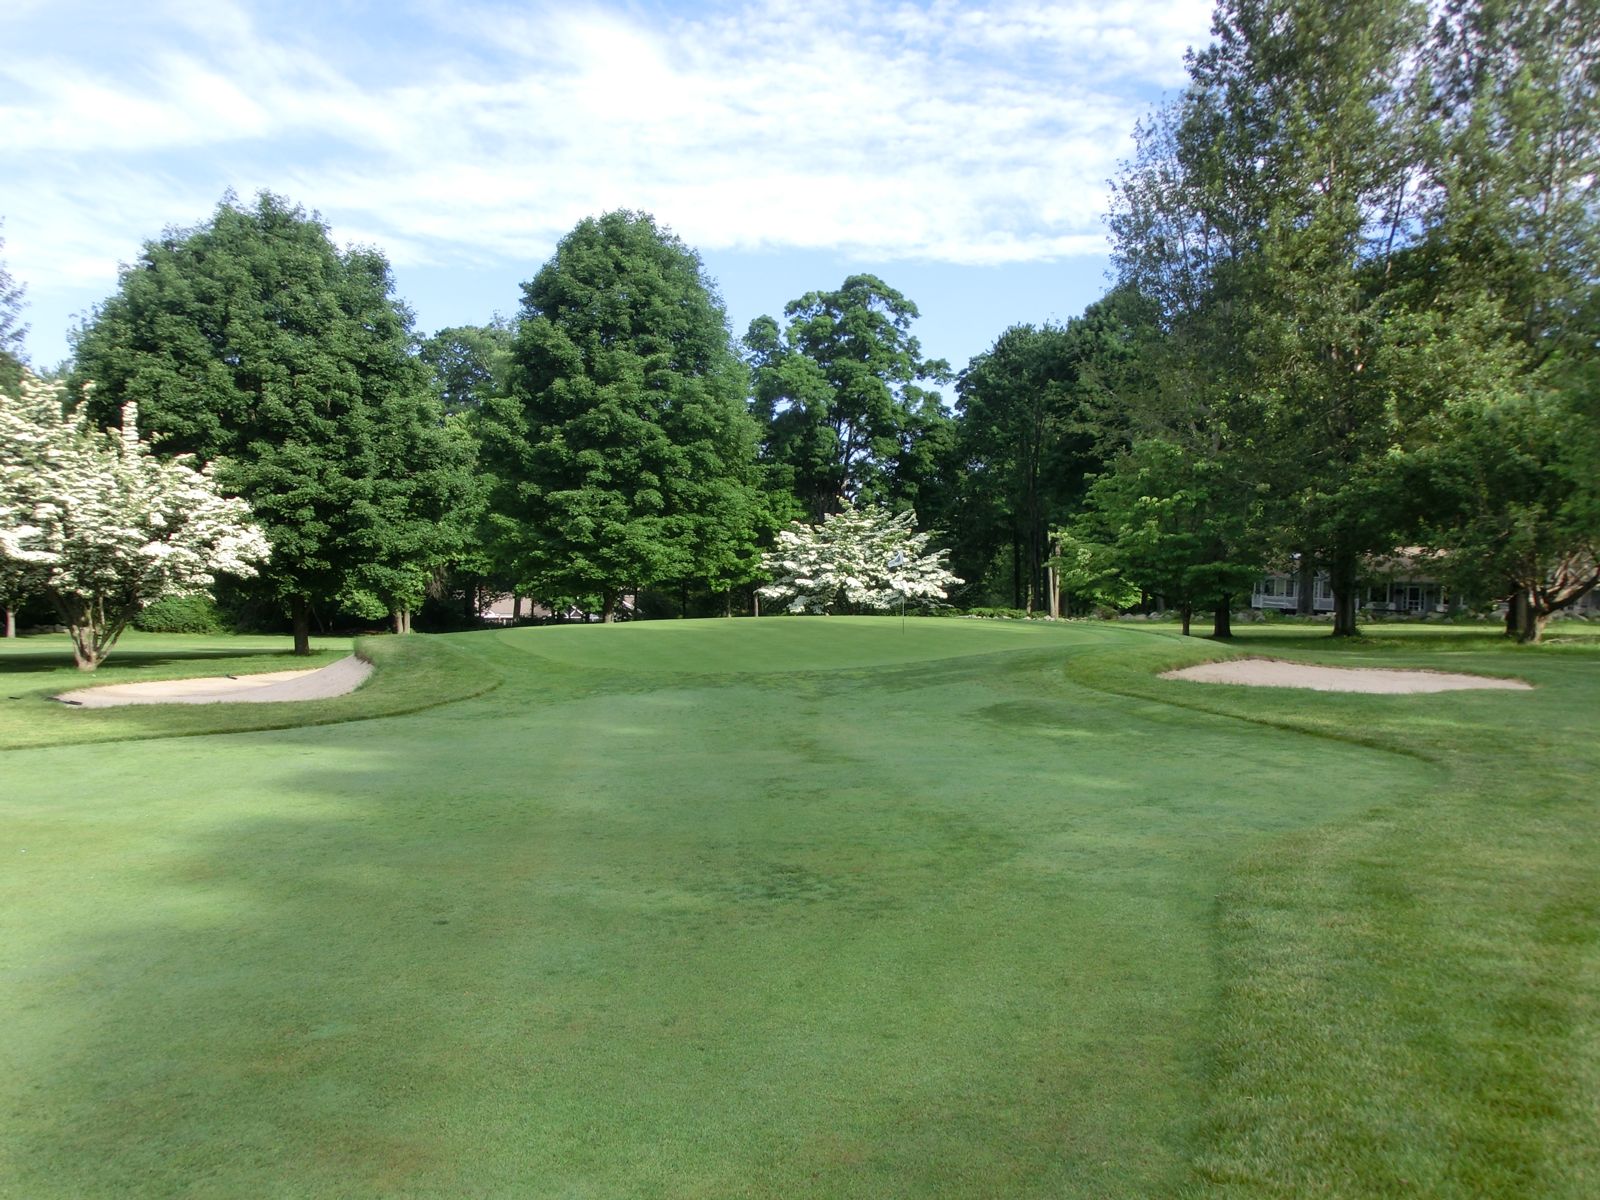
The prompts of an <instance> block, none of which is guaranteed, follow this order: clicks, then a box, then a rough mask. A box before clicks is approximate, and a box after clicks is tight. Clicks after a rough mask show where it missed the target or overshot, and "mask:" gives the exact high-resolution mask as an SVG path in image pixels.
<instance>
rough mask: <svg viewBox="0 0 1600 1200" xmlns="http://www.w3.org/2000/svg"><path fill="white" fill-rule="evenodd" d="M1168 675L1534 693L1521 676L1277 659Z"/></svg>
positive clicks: (1322, 687)
mask: <svg viewBox="0 0 1600 1200" xmlns="http://www.w3.org/2000/svg"><path fill="white" fill-rule="evenodd" d="M1161 678H1163V679H1188V680H1192V681H1194V682H1196V683H1235V684H1243V685H1244V686H1245V687H1285V688H1310V689H1311V690H1312V691H1316V692H1374V693H1378V694H1382V695H1390V696H1398V695H1402V694H1407V693H1411V692H1459V691H1466V690H1467V689H1469V688H1499V689H1505V690H1510V691H1518V692H1526V691H1532V690H1533V687H1532V685H1531V684H1527V683H1523V682H1522V680H1520V679H1495V678H1493V677H1491V676H1487V675H1458V674H1453V673H1450V672H1446V671H1390V670H1383V669H1380V668H1371V667H1318V666H1312V665H1311V664H1309V663H1292V662H1282V661H1280V660H1279V659H1275V658H1236V659H1233V660H1231V661H1229V662H1214V663H1202V664H1201V665H1200V666H1198V667H1184V668H1183V669H1182V670H1179V671H1166V672H1163V673H1162V676H1161Z"/></svg>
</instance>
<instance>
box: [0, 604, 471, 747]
mask: <svg viewBox="0 0 1600 1200" xmlns="http://www.w3.org/2000/svg"><path fill="white" fill-rule="evenodd" d="M352 649H355V650H356V652H357V653H359V654H361V655H362V656H364V657H365V658H367V659H369V660H370V661H371V662H373V663H374V665H376V666H377V667H379V671H378V672H377V673H376V675H375V676H374V677H373V679H372V680H371V681H370V682H368V683H367V684H365V685H363V686H362V687H360V688H359V689H357V690H356V691H354V692H352V693H350V694H349V695H347V696H337V697H334V698H332V699H328V700H308V701H300V702H295V703H285V704H205V705H193V704H191V705H178V704H174V705H170V706H169V705H163V706H160V707H155V706H143V705H135V706H129V707H126V708H101V709H79V708H73V707H71V706H70V705H64V704H60V703H58V702H57V701H55V700H54V699H53V697H54V696H56V695H57V694H59V693H61V692H65V691H71V690H72V689H74V688H81V687H95V686H100V685H103V684H113V683H140V682H143V681H145V680H152V679H192V678H198V677H209V676H215V675H246V674H259V673H265V672H272V671H296V670H302V669H307V670H309V669H313V668H316V667H324V666H327V665H328V664H329V663H331V662H336V661H337V660H339V659H341V658H344V657H345V656H346V655H348V654H350V653H351V651H352ZM402 662H403V665H401V664H402ZM389 666H393V667H394V669H392V670H385V669H384V668H386V667H389ZM498 682H499V677H498V676H497V675H494V674H489V675H485V674H484V672H483V671H482V670H481V669H480V668H479V667H478V666H477V664H475V663H474V662H472V661H471V660H470V659H467V658H465V657H464V656H463V655H461V654H460V653H459V652H458V651H456V650H455V649H454V648H453V647H452V646H451V645H450V643H448V642H446V641H443V640H440V639H434V638H418V639H415V640H413V641H409V642H406V641H402V640H399V639H393V638H363V639H360V640H359V643H358V644H356V645H354V646H353V645H352V643H351V641H350V640H349V639H347V638H330V639H318V640H317V641H315V642H313V643H312V654H311V656H310V657H309V658H297V657H295V655H294V654H293V653H292V652H291V651H290V650H289V648H288V645H287V640H286V639H285V638H281V637H228V636H222V637H217V636H208V635H204V634H141V633H136V632H130V633H127V634H124V635H123V637H122V639H121V641H119V642H118V643H117V648H116V649H115V650H114V651H113V652H112V656H111V658H110V659H108V660H107V661H106V663H105V664H104V665H102V666H101V667H100V669H99V670H97V671H95V672H94V673H93V674H85V673H83V672H81V671H79V670H77V669H76V668H75V667H74V666H73V665H72V650H71V645H70V643H69V642H68V641H67V639H66V637H65V636H64V635H61V636H41V637H28V638H21V639H18V640H17V641H16V642H15V643H12V644H9V645H7V644H5V643H0V750H10V749H18V748H22V747H28V746H57V745H64V744H76V743H81V742H120V741H132V740H138V739H144V738H152V737H189V736H196V735H200V734H209V733H237V732H241V731H244V730H254V729H286V728H296V727H300V726H305V725H324V724H334V723H338V722H343V721H360V720H366V719H369V718H371V717H380V716H393V715H396V714H401V713H409V712H415V711H418V710H420V709H423V708H430V707H433V706H434V705H436V704H441V703H446V702H449V701H453V700H460V699H464V698H466V697H468V696H475V695H479V694H481V693H482V692H484V691H486V690H487V689H489V688H492V687H494V686H496V685H497V684H498Z"/></svg>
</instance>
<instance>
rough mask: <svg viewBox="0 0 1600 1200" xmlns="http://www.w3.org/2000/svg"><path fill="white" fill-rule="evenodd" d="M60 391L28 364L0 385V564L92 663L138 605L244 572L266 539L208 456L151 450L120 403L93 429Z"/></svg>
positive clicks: (83, 664) (81, 662)
mask: <svg viewBox="0 0 1600 1200" xmlns="http://www.w3.org/2000/svg"><path fill="white" fill-rule="evenodd" d="M62 392H63V388H62V386H61V385H60V384H49V385H46V384H41V383H40V382H39V381H38V380H37V379H35V378H33V377H32V376H31V375H30V376H27V377H25V378H24V380H23V386H22V389H21V394H20V395H19V396H15V397H12V396H6V395H4V394H0V564H7V565H10V566H11V567H12V568H13V569H17V570H22V571H27V572H29V573H30V583H31V585H32V587H33V588H34V589H35V590H37V591H41V592H44V593H45V594H47V595H48V596H49V597H50V599H51V601H52V602H53V603H54V604H55V606H56V609H57V611H58V612H59V613H60V615H61V619H62V621H63V623H64V624H66V626H67V627H68V630H69V632H70V633H71V634H72V639H73V646H74V650H75V654H76V657H77V661H78V666H79V667H80V668H82V669H84V670H90V671H92V670H93V669H94V668H95V667H97V666H98V665H99V664H100V661H101V660H102V659H103V658H104V657H105V655H106V653H107V652H108V651H109V650H110V648H111V646H112V645H113V644H114V643H115V642H116V640H117V638H118V637H119V636H120V635H121V633H122V630H123V628H124V627H125V626H126V625H127V623H128V621H129V620H130V619H131V618H132V617H133V615H134V614H135V613H137V612H138V611H139V609H140V607H141V606H142V605H144V604H146V603H148V602H149V601H151V600H155V599H158V598H160V597H162V596H168V595H176V594H182V593H192V592H197V591H201V590H204V589H206V588H209V587H210V586H211V584H212V583H213V582H214V581H215V578H216V575H217V574H218V573H225V574H229V575H238V576H249V575H253V574H254V573H255V571H256V568H257V565H258V564H259V563H261V562H262V561H264V560H265V559H266V558H267V556H268V553H269V546H268V542H267V539H266V537H265V535H264V534H263V533H262V531H261V530H260V529H259V528H258V527H257V526H256V525H255V524H254V523H253V522H252V520H251V513H250V507H249V505H247V504H246V503H245V502H244V501H243V500H239V499H234V498H227V497H224V496H223V495H222V493H221V491H220V490H219V489H218V486H217V482H216V480H215V478H214V477H213V473H212V469H211V467H209V466H207V467H203V468H201V469H199V470H196V469H195V468H194V467H192V466H190V465H189V463H188V462H186V461H184V460H182V459H170V460H169V459H161V458H158V457H156V456H155V455H154V454H152V453H151V451H150V446H149V444H148V443H147V442H144V441H141V440H140V439H139V437H138V434H137V432H136V429H137V425H136V421H137V412H136V411H135V409H134V408H133V406H132V405H130V406H128V408H126V409H125V410H124V412H123V425H122V429H121V430H120V432H119V431H105V432H103V431H101V430H99V429H97V428H95V426H94V425H93V424H92V423H91V422H90V421H89V419H88V418H87V416H85V415H76V416H69V415H67V414H66V413H65V412H64V410H63V406H62Z"/></svg>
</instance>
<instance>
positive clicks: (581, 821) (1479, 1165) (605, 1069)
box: [0, 619, 1600, 1198]
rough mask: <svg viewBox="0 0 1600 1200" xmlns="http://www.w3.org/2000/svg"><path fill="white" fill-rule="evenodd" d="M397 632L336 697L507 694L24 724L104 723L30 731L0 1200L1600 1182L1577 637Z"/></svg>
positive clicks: (683, 627) (9, 811)
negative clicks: (1465, 675)
mask: <svg viewBox="0 0 1600 1200" xmlns="http://www.w3.org/2000/svg"><path fill="white" fill-rule="evenodd" d="M1257 632H1258V631H1251V633H1252V634H1256V633H1257ZM1264 636H1265V639H1266V640H1262V641H1259V642H1257V641H1253V640H1251V639H1242V641H1243V644H1244V645H1245V646H1246V647H1248V648H1254V647H1262V648H1266V649H1268V650H1269V652H1272V653H1281V652H1288V653H1290V654H1291V655H1295V656H1299V655H1300V654H1302V653H1306V656H1307V657H1310V656H1312V655H1317V656H1320V657H1324V658H1329V659H1334V658H1338V657H1339V656H1338V655H1337V654H1335V653H1333V652H1332V651H1331V649H1330V648H1329V647H1327V645H1326V644H1325V643H1322V642H1320V641H1317V642H1313V641H1310V640H1305V639H1300V640H1296V639H1295V638H1294V637H1293V636H1292V635H1280V634H1277V633H1276V632H1271V633H1268V634H1266V635H1264ZM1285 639H1287V640H1285ZM369 645H370V646H371V647H373V648H375V649H377V653H378V654H380V655H383V654H388V655H392V656H394V657H393V659H392V660H391V661H389V662H387V663H384V662H380V671H379V673H378V675H377V677H376V678H375V681H374V683H373V684H371V685H369V686H368V687H367V688H363V689H362V690H361V691H360V692H357V693H355V694H354V696H352V697H348V698H346V699H347V700H355V699H356V698H358V697H362V696H368V695H369V694H370V695H371V696H373V697H377V698H378V699H379V700H383V702H384V703H390V704H395V705H399V704H400V703H401V700H402V699H405V700H406V701H407V702H408V703H409V702H416V703H421V702H423V701H424V700H426V699H427V697H426V696H424V695H422V694H420V693H419V692H417V691H416V690H414V689H406V688H402V689H401V690H402V691H404V692H405V696H404V697H400V696H399V695H397V694H396V693H393V692H391V693H387V695H388V699H386V700H384V697H385V695H386V693H385V691H384V689H385V688H386V687H387V688H394V687H395V686H396V680H397V679H398V678H399V677H401V676H402V674H403V672H404V671H405V669H407V668H409V667H411V666H413V665H415V667H416V670H417V672H418V673H419V675H421V676H422V677H424V678H427V677H428V672H429V671H433V672H436V673H437V676H436V678H435V682H436V683H437V684H438V685H439V687H440V688H442V689H443V696H435V697H433V698H434V699H439V698H444V697H448V696H450V695H459V694H463V693H464V692H466V691H468V690H470V689H471V688H472V687H476V688H489V687H495V690H494V691H492V692H490V693H488V694H485V695H481V696H479V697H478V698H476V699H464V700H461V701H460V702H456V703H448V704H443V705H436V706H435V707H431V708H429V709H427V710H426V711H420V712H416V713H414V714H412V715H409V716H402V717H394V718H392V719H383V720H367V721H362V722H360V723H348V724H337V725H322V726H317V727H301V728H288V729H279V730H275V731H263V732H255V733H235V734H225V735H223V736H217V737H206V738H196V737H188V738H184V739H182V740H176V741H174V740H169V739H156V740H142V741H124V742H122V743H120V744H117V745H108V746H96V745H78V744H65V743H69V742H73V741H75V740H76V738H77V737H78V736H79V735H80V733H81V732H82V730H83V729H88V728H90V727H89V726H87V725H85V726H69V725H66V724H63V723H62V722H61V721H60V720H58V718H60V717H90V716H98V715H100V714H91V713H85V712H61V711H57V710H52V709H50V708H48V707H47V706H44V705H39V706H27V705H22V706H19V709H18V710H17V711H20V712H22V713H24V714H25V715H27V716H30V717H31V716H37V717H38V718H39V720H38V722H37V723H36V724H34V725H33V726H30V725H29V723H28V721H27V720H26V719H24V720H18V719H17V718H15V717H14V716H12V715H10V714H9V713H8V715H7V717H6V718H5V719H6V720H9V721H13V725H12V726H9V727H8V726H6V725H3V724H0V735H5V734H6V731H7V730H8V729H9V736H11V737H12V738H13V739H15V740H27V739H28V738H30V737H31V738H33V739H35V740H37V741H55V742H58V743H63V744H59V745H56V746H54V747H50V746H45V747H42V748H36V749H19V750H13V751H10V752H8V753H6V754H5V755H4V756H3V757H0V771H3V772H4V778H5V779H6V781H7V785H6V787H5V789H4V795H5V799H4V801H3V806H0V817H3V820H4V822H5V824H4V828H5V829H6V830H7V839H6V841H7V843H8V844H7V845H5V847H4V848H3V849H0V854H3V855H4V858H3V859H0V861H3V862H4V863H5V864H6V867H5V869H4V870H3V871H0V1015H3V1017H4V1024H5V1027H6V1029H7V1031H8V1032H7V1036H6V1037H5V1038H4V1039H0V1195H5V1196H16V1197H29V1198H36V1197H37V1198H49V1197H56V1196H62V1197H65V1196H75V1197H76V1196H113V1195H117V1196H121V1195H151V1196H154V1195H207V1196H233V1195H238V1196H296V1197H300V1196H366V1195H371V1196H394V1195H401V1196H457V1195H484V1196H489V1195H507V1196H510V1195H515V1196H595V1197H601V1196H606V1197H609V1196H626V1195H639V1196H673V1197H690V1196H792V1195H819V1196H830V1195H833V1196H867V1195H870V1196H942V1195H948V1196H970V1195H1005V1196H1029V1195H1047V1194H1048V1195H1078V1196H1150V1195H1162V1194H1192V1195H1203V1194H1224V1195H1284V1196H1288V1195H1364V1194H1393V1195H1402V1194H1412V1195H1414V1194H1435V1195H1452V1194H1453V1195H1462V1196H1466V1195H1483V1194H1539V1195H1552V1196H1555V1195H1572V1196H1580V1195H1587V1194H1592V1193H1593V1192H1594V1191H1595V1190H1596V1189H1595V1186H1594V1185H1595V1183H1596V1180H1597V1179H1600V1176H1597V1175H1596V1174H1595V1171H1594V1155H1595V1151H1596V1146H1595V1142H1596V1135H1595V1132H1594V1123H1593V1119H1592V1118H1593V1103H1594V1097H1595V1096H1596V1095H1597V1094H1600V1091H1597V1088H1596V1075H1595V1070H1594V1066H1595V1054H1594V1047H1595V1042H1594V1007H1593V999H1594V996H1595V995H1596V988H1595V987H1594V983H1595V976H1594V972H1595V964H1596V959H1597V955H1596V943H1595V932H1596V927H1597V924H1600V914H1597V913H1596V911H1595V909H1594V906H1593V904H1592V902H1591V901H1589V900H1587V899H1586V897H1593V896H1595V895H1597V894H1600V891H1597V890H1596V889H1595V887H1594V886H1593V885H1594V883H1595V882H1596V880H1595V878H1594V871H1595V868H1594V865H1593V864H1594V863H1595V862H1596V861H1600V860H1597V858H1596V856H1595V855H1594V853H1593V850H1594V849H1595V848H1596V847H1595V846H1594V840H1595V830H1594V814H1593V812H1592V801H1591V799H1590V796H1589V792H1588V789H1589V788H1590V787H1591V786H1592V780H1593V778H1594V773H1593V772H1594V768H1595V767H1596V766H1597V765H1600V764H1596V763H1595V762H1594V757H1595V748H1594V744H1593V743H1594V739H1593V736H1592V720H1591V719H1590V716H1589V714H1592V713H1593V712H1594V705H1595V700H1596V699H1597V698H1600V697H1597V693H1600V679H1597V678H1596V674H1595V668H1596V665H1597V659H1596V656H1595V655H1594V654H1592V653H1591V652H1590V651H1589V650H1588V649H1587V648H1585V647H1583V646H1578V647H1576V648H1575V649H1572V650H1563V648H1561V647H1552V648H1551V652H1520V653H1516V654H1501V653H1498V652H1496V651H1493V650H1490V649H1489V648H1488V643H1487V642H1486V641H1482V640H1475V639H1474V638H1473V637H1472V636H1471V635H1458V636H1455V637H1452V636H1450V635H1449V634H1446V635H1445V636H1443V637H1440V638H1428V639H1417V638H1411V637H1395V638H1385V639H1382V640H1377V639H1375V640H1373V641H1370V642H1366V643H1363V644H1360V645H1357V646H1355V647H1352V648H1349V649H1347V650H1345V651H1344V652H1343V653H1344V654H1347V655H1355V656H1357V657H1361V656H1367V657H1374V658H1378V659H1381V660H1382V661H1384V662H1385V663H1392V664H1393V665H1448V666H1450V667H1452V668H1473V667H1476V666H1483V667H1484V668H1486V669H1489V670H1503V671H1504V672H1505V673H1511V674H1518V675H1522V676H1525V677H1527V678H1530V679H1532V680H1533V681H1534V682H1536V683H1538V684H1539V685H1540V688H1539V691H1537V692H1535V693H1533V694H1532V695H1525V694H1524V695H1519V694H1508V693H1482V694H1469V693H1456V694H1452V695H1449V696H1443V697H1328V696H1322V695H1316V694H1313V693H1286V692H1279V691H1273V692H1258V693H1247V692H1245V691H1244V690H1243V689H1222V688H1209V689H1206V688H1202V687H1201V686H1200V685H1192V684H1181V683H1172V682H1165V681H1160V680H1157V679H1154V678H1153V677H1152V673H1153V671H1154V670H1156V669H1158V668H1159V667H1162V666H1166V665H1171V664H1173V663H1176V662H1183V661H1194V660H1196V659H1198V658H1201V657H1206V656H1210V655H1214V654H1215V653H1216V652H1217V651H1218V649H1219V648H1217V647H1213V646H1210V645H1208V644H1206V643H1203V642H1183V641H1181V640H1179V639H1176V638H1174V637H1171V636H1168V635H1166V634H1164V633H1152V632H1150V631H1148V630H1144V629H1138V630H1133V629H1127V628H1122V627H1116V626H1093V625H1072V626H1054V627H1049V626H1039V625H1020V624H1017V625H1011V624H993V623H979V622H954V621H916V620H913V621H911V622H908V623H907V626H906V628H905V630H904V632H902V630H901V628H900V625H899V622H896V621H887V620H877V621H847V620H841V619H829V620H826V621H823V620H766V621H760V622H752V621H739V622H661V623H656V624H648V625H637V626H631V627H629V626H624V627H618V628H614V629H559V628H557V629H544V630H522V631H514V632H504V633H485V634H472V635H461V636H455V637H449V638H433V639H422V638H413V639H392V640H374V641H373V642H371V643H369ZM378 648H381V649H378ZM1307 652H1309V653H1307ZM278 665H279V664H277V663H274V664H272V666H271V667H268V666H263V667H262V668H261V669H273V667H277V666H278ZM152 669H155V668H154V667H152ZM174 673H176V672H174ZM190 673H208V672H202V671H198V670H197V671H193V672H190ZM19 677H25V676H19ZM469 685H470V686H469ZM496 685H498V686H496ZM30 686H31V685H30ZM452 688H454V689H458V690H456V691H451V690H450V689H452ZM436 690H438V689H436ZM337 703H338V702H335V701H328V702H319V704H323V705H334V704H337ZM367 703H368V704H369V705H374V704H376V703H377V701H376V700H368V701H367ZM244 707H250V706H224V707H223V708H219V709H201V710H196V711H197V712H199V713H202V714H209V719H210V720H212V721H213V722H220V724H218V725H216V726H215V727H216V728H220V729H226V728H228V726H227V724H226V721H227V720H229V719H231V718H230V717H229V716H228V713H229V712H230V711H236V710H237V709H238V708H244ZM253 707H256V708H262V707H267V706H253ZM293 707H296V708H301V707H304V708H306V709H308V710H309V709H311V707H312V706H293ZM126 711H128V712H134V711H138V712H141V713H142V714H145V715H144V716H142V717H141V718H140V719H141V720H143V721H150V722H151V724H150V725H148V726H144V727H142V728H141V727H136V726H127V727H118V730H117V735H118V736H135V737H136V736H141V734H142V735H143V736H146V737H148V736H149V735H151V734H155V733H159V732H161V731H162V730H163V729H166V730H167V731H169V732H175V733H194V732H199V731H200V726H198V725H194V726H191V725H188V724H185V723H186V722H193V721H196V720H198V719H200V718H195V717H190V716H179V715H177V710H172V711H171V712H167V711H165V710H154V709H145V710H126ZM45 714H48V717H46V715H45ZM150 714H156V715H154V716H152V715H150ZM302 715H306V716H312V717H313V718H314V719H329V718H327V717H326V716H325V715H323V716H318V715H317V714H316V713H312V712H309V711H308V712H307V713H305V714H302ZM349 715H351V716H355V715H368V716H370V715H375V710H371V711H369V710H360V711H356V710H351V711H350V712H349ZM1241 718H1243V719H1241ZM168 719H170V720H171V721H173V722H174V724H172V725H169V726H163V725H162V722H163V721H164V720H168ZM334 719H337V718H334ZM30 729H31V732H30ZM91 732H92V733H93V734H95V735H98V734H100V733H104V732H105V730H103V729H93V730H91ZM1308 735H1309V736H1308ZM1326 735H1333V736H1326ZM1352 737H1353V738H1355V739H1358V741H1359V742H1364V743H1366V744H1358V742H1357V741H1347V740H1338V739H1341V738H1352ZM13 744H15V741H14V742H13ZM1586 1106H1587V1108H1586ZM1586 1118H1587V1120H1586ZM1508 1189H1509V1190H1508Z"/></svg>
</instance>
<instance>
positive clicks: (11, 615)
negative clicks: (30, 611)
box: [6, 607, 17, 638]
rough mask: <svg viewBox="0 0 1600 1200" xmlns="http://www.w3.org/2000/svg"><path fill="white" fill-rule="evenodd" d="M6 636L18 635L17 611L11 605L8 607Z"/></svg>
mask: <svg viewBox="0 0 1600 1200" xmlns="http://www.w3.org/2000/svg"><path fill="white" fill-rule="evenodd" d="M6 636H7V637H8V638H14V637H16V636H17V611H16V609H14V608H9V607H8V608H7V609H6Z"/></svg>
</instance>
